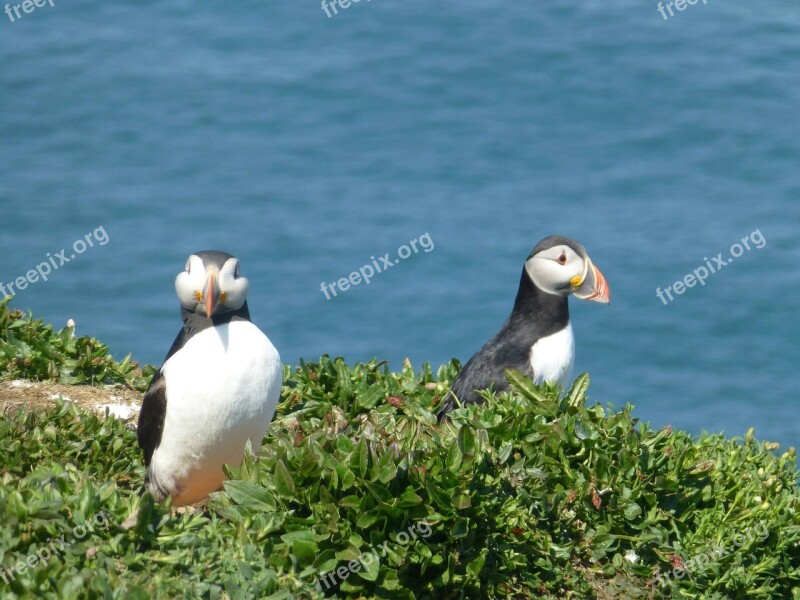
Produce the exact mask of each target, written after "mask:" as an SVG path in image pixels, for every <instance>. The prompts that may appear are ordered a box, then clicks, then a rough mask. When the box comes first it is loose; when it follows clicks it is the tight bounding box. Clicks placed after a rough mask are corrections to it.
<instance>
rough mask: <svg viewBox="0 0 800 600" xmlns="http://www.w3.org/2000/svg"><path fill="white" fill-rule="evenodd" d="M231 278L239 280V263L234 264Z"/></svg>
mask: <svg viewBox="0 0 800 600" xmlns="http://www.w3.org/2000/svg"><path fill="white" fill-rule="evenodd" d="M233 278H234V279H239V263H238V262H237V263H236V268H235V269H234V270H233Z"/></svg>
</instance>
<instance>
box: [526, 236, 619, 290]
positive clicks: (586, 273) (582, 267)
mask: <svg viewBox="0 0 800 600" xmlns="http://www.w3.org/2000/svg"><path fill="white" fill-rule="evenodd" d="M525 271H526V272H527V273H528V277H530V278H531V281H533V284H534V285H535V286H536V287H537V288H539V289H540V290H542V291H544V292H547V293H548V294H556V295H559V296H569V295H570V294H575V297H576V298H580V299H581V300H594V301H596V302H603V303H607V302H608V301H609V294H608V285H607V284H606V280H605V278H604V277H603V275H602V273H600V271H599V270H598V269H597V267H595V266H594V265H593V264H592V261H591V260H590V259H589V257H588V256H585V252H584V253H583V256H581V254H579V253H578V252H577V251H576V250H575V249H573V248H572V247H570V246H567V245H566V244H558V245H556V246H552V247H550V248H547V249H545V250H542V251H540V252H537V253H536V254H534V255H533V256H531V257H530V258H529V259H528V260H527V261H525Z"/></svg>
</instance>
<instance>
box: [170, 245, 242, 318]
mask: <svg viewBox="0 0 800 600" xmlns="http://www.w3.org/2000/svg"><path fill="white" fill-rule="evenodd" d="M249 286H250V282H249V281H247V278H246V277H240V276H239V259H238V258H236V257H235V256H231V255H230V254H228V253H227V252H218V251H216V250H204V251H202V252H195V253H194V254H192V255H191V256H190V257H189V260H187V261H186V270H185V271H184V272H183V273H179V274H178V276H177V277H176V278H175V291H176V292H177V294H178V299H179V300H180V301H181V305H182V306H183V307H184V308H185V309H186V310H189V311H192V312H194V313H197V314H198V315H202V316H204V317H209V318H210V317H211V316H212V315H215V314H216V315H221V314H224V313H226V312H230V311H234V310H239V309H240V308H241V307H242V306H243V305H244V303H245V300H246V299H247V288H248V287H249Z"/></svg>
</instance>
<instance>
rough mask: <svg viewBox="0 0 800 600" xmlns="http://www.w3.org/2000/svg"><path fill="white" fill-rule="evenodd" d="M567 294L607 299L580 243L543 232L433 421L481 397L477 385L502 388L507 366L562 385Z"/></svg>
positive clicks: (568, 342)
mask: <svg viewBox="0 0 800 600" xmlns="http://www.w3.org/2000/svg"><path fill="white" fill-rule="evenodd" d="M570 296H575V297H576V298H579V299H581V300H589V301H593V302H601V303H604V304H608V302H609V301H610V299H611V296H610V293H609V288H608V284H607V283H606V280H605V277H603V274H602V273H601V272H600V270H599V269H598V268H597V267H596V266H594V264H593V263H592V261H591V259H590V258H589V255H588V254H587V253H586V250H585V249H584V247H583V246H581V245H580V244H579V243H578V242H576V241H575V240H572V239H570V238H568V237H564V236H561V235H551V236H548V237H546V238H544V239H543V240H542V241H540V242H539V243H538V244H536V246H535V247H534V248H533V250H532V251H531V253H530V254H529V255H528V258H527V259H526V260H525V264H524V266H523V268H522V277H521V278H520V282H519V290H518V291H517V298H516V300H515V301H514V308H513V310H512V311H511V315H510V316H509V317H508V319H506V322H505V323H504V324H503V326H502V327H501V328H500V331H498V332H497V334H495V336H494V337H493V338H492V339H490V340H489V341H488V342H486V343H485V344H484V345H483V347H482V348H481V349H480V350H478V352H477V353H476V354H475V355H474V356H473V357H472V358H470V359H469V361H468V362H467V364H466V365H465V366H464V368H463V369H462V370H461V372H460V373H459V374H458V376H457V377H456V379H455V381H454V382H453V385H452V386H451V388H450V390H449V391H448V393H447V394H446V396H445V399H444V401H443V402H442V404H441V406H440V407H439V410H438V411H437V418H438V421H439V422H441V421H442V420H443V419H445V418H446V417H447V415H448V414H449V413H450V412H452V411H453V410H454V409H455V408H457V406H459V405H464V404H470V403H478V402H481V401H482V398H481V396H480V394H479V391H480V390H485V389H487V388H491V389H493V390H494V391H496V392H501V391H504V390H507V389H508V381H507V380H506V377H505V371H506V369H516V370H518V371H520V372H522V373H524V374H526V375H527V376H529V377H530V378H531V379H532V380H533V382H534V383H535V384H536V385H540V384H541V383H542V382H545V381H547V382H552V383H557V384H559V385H560V386H561V387H562V388H566V387H567V384H568V383H569V380H570V376H571V375H572V367H573V365H574V362H575V338H574V336H573V333H572V324H571V323H570V320H569V303H568V299H569V297H570Z"/></svg>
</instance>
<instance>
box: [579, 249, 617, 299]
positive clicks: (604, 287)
mask: <svg viewBox="0 0 800 600" xmlns="http://www.w3.org/2000/svg"><path fill="white" fill-rule="evenodd" d="M573 294H575V297H576V298H580V299H581V300H591V301H592V302H602V303H603V304H608V303H609V301H610V300H611V291H610V290H609V289H608V284H607V283H606V278H605V277H603V274H602V273H601V272H600V269H598V268H597V267H595V266H594V264H592V261H591V260H589V259H588V258H587V259H586V273H585V275H584V277H583V281H581V282H579V283H578V287H577V289H576V290H575V291H574V292H573Z"/></svg>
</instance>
